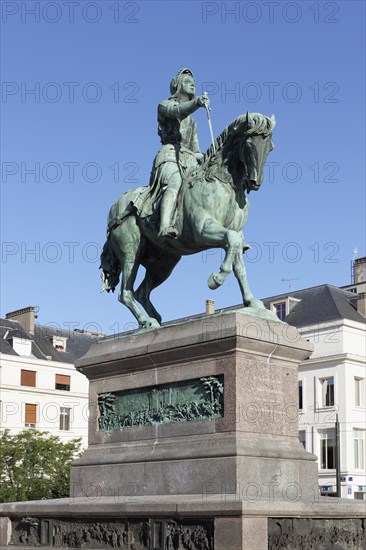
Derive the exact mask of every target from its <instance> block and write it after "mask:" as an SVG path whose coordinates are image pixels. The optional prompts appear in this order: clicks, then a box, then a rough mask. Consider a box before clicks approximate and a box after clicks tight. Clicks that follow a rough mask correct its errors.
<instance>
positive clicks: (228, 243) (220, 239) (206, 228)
mask: <svg viewBox="0 0 366 550" xmlns="http://www.w3.org/2000/svg"><path fill="white" fill-rule="evenodd" d="M201 238H202V239H203V242H204V244H207V245H211V246H215V247H220V248H224V249H225V251H226V253H225V258H224V261H223V262H222V264H221V266H220V271H219V272H213V273H211V275H210V276H209V278H208V281H207V283H208V286H209V288H211V290H216V288H219V286H221V285H222V284H223V283H224V282H225V279H226V277H227V276H228V275H229V273H231V272H232V270H233V265H234V262H235V255H236V253H237V251H238V248H239V247H242V240H241V236H240V234H239V233H237V232H236V231H232V230H230V229H225V227H222V226H221V225H220V224H218V223H217V222H216V221H215V220H212V219H209V220H207V221H206V222H205V223H204V225H203V228H202V232H201Z"/></svg>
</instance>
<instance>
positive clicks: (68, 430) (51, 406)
mask: <svg viewBox="0 0 366 550" xmlns="http://www.w3.org/2000/svg"><path fill="white" fill-rule="evenodd" d="M0 337H1V345H0V350H1V353H0V360H1V363H0V429H1V430H4V429H6V428H8V429H10V430H11V431H12V432H13V433H16V432H19V431H21V430H23V429H25V428H36V429H37V430H41V431H48V432H50V433H51V434H52V435H57V436H58V437H60V439H61V440H63V441H65V442H66V441H69V440H70V439H74V438H77V437H81V439H82V445H83V447H86V446H87V441H88V439H87V434H88V390H89V388H88V385H89V383H88V380H87V378H86V377H85V376H83V375H82V374H81V373H79V372H78V371H77V370H76V369H75V367H74V363H75V361H76V359H78V358H79V357H82V356H83V355H85V353H86V352H87V351H88V349H89V347H90V345H91V344H92V343H93V342H95V341H96V340H97V339H98V337H100V335H97V334H93V333H89V332H81V331H66V330H59V329H55V328H54V327H50V326H42V325H38V324H36V323H35V308H33V307H28V308H24V309H22V310H18V311H15V312H12V313H9V314H7V315H6V318H5V319H0Z"/></svg>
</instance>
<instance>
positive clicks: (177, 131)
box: [150, 69, 209, 238]
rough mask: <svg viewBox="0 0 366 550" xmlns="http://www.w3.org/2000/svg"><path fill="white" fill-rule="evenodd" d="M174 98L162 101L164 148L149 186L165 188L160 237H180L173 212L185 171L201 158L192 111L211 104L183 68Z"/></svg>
mask: <svg viewBox="0 0 366 550" xmlns="http://www.w3.org/2000/svg"><path fill="white" fill-rule="evenodd" d="M170 93H171V97H170V98H169V99H166V100H164V101H162V102H161V103H159V106H158V124H159V126H158V134H159V136H160V139H161V143H162V144H163V147H161V149H160V150H159V152H158V154H157V155H156V157H155V159H154V164H153V170H152V176H151V181H150V185H152V186H154V187H155V186H156V185H158V186H159V188H161V189H163V190H164V195H163V198H162V201H161V207H160V231H159V237H165V236H169V237H173V238H176V237H177V236H178V232H177V230H176V228H175V227H173V225H172V214H173V211H174V207H175V204H176V200H177V196H178V191H179V189H180V186H181V185H182V180H183V176H184V173H185V172H186V171H187V170H188V168H191V167H194V166H197V164H198V162H199V161H200V160H201V159H202V157H203V154H202V153H201V152H200V148H199V145H198V137H197V124H196V123H195V121H194V120H193V118H192V117H191V114H192V113H194V112H195V111H197V109H199V108H200V107H207V108H208V107H209V99H208V97H207V96H206V95H201V96H196V86H195V80H194V76H193V74H192V72H191V71H190V70H189V69H181V70H180V71H179V72H178V73H177V74H176V76H175V77H174V78H173V80H172V81H171V83H170Z"/></svg>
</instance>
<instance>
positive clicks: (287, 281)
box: [281, 277, 300, 290]
mask: <svg viewBox="0 0 366 550" xmlns="http://www.w3.org/2000/svg"><path fill="white" fill-rule="evenodd" d="M299 279H300V277H292V278H291V279H285V278H282V279H281V281H282V282H283V283H288V289H289V290H291V289H292V281H298V280H299Z"/></svg>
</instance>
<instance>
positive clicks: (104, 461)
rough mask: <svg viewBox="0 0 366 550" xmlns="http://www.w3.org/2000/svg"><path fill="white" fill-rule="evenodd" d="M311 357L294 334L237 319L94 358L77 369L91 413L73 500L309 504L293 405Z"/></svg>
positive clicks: (143, 336)
mask: <svg viewBox="0 0 366 550" xmlns="http://www.w3.org/2000/svg"><path fill="white" fill-rule="evenodd" d="M311 351H312V345H311V344H309V342H306V341H303V340H301V339H300V337H299V335H298V333H297V331H296V330H295V329H294V328H292V327H289V326H288V325H286V324H284V323H281V322H278V321H268V320H265V319H261V318H259V317H253V316H249V315H245V314H242V313H240V312H233V313H228V314H222V315H214V316H211V317H204V318H200V319H195V320H192V321H187V322H184V323H180V324H176V325H169V326H165V327H163V328H161V329H159V330H153V331H146V332H144V333H140V334H138V335H125V336H119V337H116V338H114V339H109V340H105V341H103V342H101V343H100V344H98V345H95V346H93V347H92V348H91V349H90V351H89V353H88V354H87V355H86V356H84V357H83V358H82V359H81V360H80V361H79V362H78V365H77V368H78V370H79V371H81V372H82V373H83V374H85V375H86V376H87V377H88V379H89V381H90V401H91V411H90V419H89V447H88V450H87V451H86V452H85V453H84V455H83V457H82V458H81V459H80V460H78V461H77V462H75V463H74V466H73V468H72V472H71V489H72V494H73V495H74V496H75V497H78V496H83V495H85V494H96V495H101V496H115V495H121V496H131V494H132V493H133V495H134V496H139V495H141V496H143V495H146V496H147V495H183V494H185V495H192V494H199V495H200V494H203V495H204V494H210V495H213V494H217V495H221V494H238V495H241V496H242V497H243V498H244V499H258V500H266V501H268V499H271V498H272V499H275V500H288V499H296V498H298V499H309V498H310V499H311V498H313V497H314V491H315V489H317V486H318V483H317V466H316V463H315V460H316V457H315V456H314V455H311V454H309V453H308V452H306V451H305V449H304V447H303V446H302V445H301V444H300V443H299V441H298V394H297V391H298V389H297V365H298V363H299V362H300V361H302V360H304V359H305V358H307V357H308V356H309V355H310V353H311ZM210 384H211V386H212V387H211V386H210ZM210 392H211V393H210ZM215 392H217V395H216V393H215ZM185 394H187V395H185ZM172 399H173V401H172ZM98 400H99V405H98ZM215 406H216V409H215ZM210 407H211V408H213V410H210ZM129 411H132V416H131V415H129V414H128V412H129ZM139 423H140V425H138V424H139Z"/></svg>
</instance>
